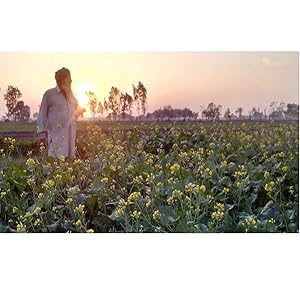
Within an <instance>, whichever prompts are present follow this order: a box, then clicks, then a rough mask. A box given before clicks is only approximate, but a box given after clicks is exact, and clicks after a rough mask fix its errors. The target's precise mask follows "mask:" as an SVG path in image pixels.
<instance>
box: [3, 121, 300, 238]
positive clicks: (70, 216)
mask: <svg viewBox="0 0 300 300" xmlns="http://www.w3.org/2000/svg"><path fill="white" fill-rule="evenodd" d="M148 129H149V130H147V131H145V130H142V129H139V128H132V129H131V130H129V131H115V132H113V133H107V132H103V131H102V130H101V128H96V127H95V128H94V129H91V130H90V131H89V134H88V135H87V136H86V137H85V138H80V140H78V141H77V148H78V153H77V159H76V160H74V161H73V162H70V161H68V160H65V159H64V158H63V157H62V158H61V159H59V160H54V159H52V158H48V157H47V156H46V149H45V147H43V146H42V147H40V149H39V148H37V147H36V152H35V153H32V152H30V151H31V150H30V149H31V148H30V147H31V146H30V144H28V145H27V146H26V147H24V144H19V143H18V142H16V141H15V140H11V139H5V140H2V142H1V144H0V148H1V149H0V168H1V174H0V232H298V230H299V221H298V219H299V217H298V215H299V186H298V179H299V167H298V165H299V153H298V145H299V139H298V123H288V124H284V123H282V124H281V123H276V124H263V123H243V124H240V123H237V124H235V123H233V124H231V123H227V124H224V123H214V124H209V125H207V124H196V123H194V124H190V126H185V127H179V126H175V125H168V126H157V125H154V124H152V125H149V126H148ZM20 145H21V146H20ZM37 152H39V153H37ZM22 156H23V157H22Z"/></svg>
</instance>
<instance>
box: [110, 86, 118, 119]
mask: <svg viewBox="0 0 300 300" xmlns="http://www.w3.org/2000/svg"><path fill="white" fill-rule="evenodd" d="M120 97H121V92H120V90H119V89H118V88H116V87H112V88H111V90H110V92H109V96H108V102H107V109H108V110H109V109H110V110H111V111H112V117H113V119H114V120H116V118H117V115H118V112H119V109H120Z"/></svg>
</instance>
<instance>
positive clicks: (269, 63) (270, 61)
mask: <svg viewBox="0 0 300 300" xmlns="http://www.w3.org/2000/svg"><path fill="white" fill-rule="evenodd" d="M261 62H262V63H263V64H264V65H266V66H283V65H285V63H284V62H283V61H278V60H277V61H275V60H273V59H271V58H270V57H266V56H265V57H262V59H261Z"/></svg>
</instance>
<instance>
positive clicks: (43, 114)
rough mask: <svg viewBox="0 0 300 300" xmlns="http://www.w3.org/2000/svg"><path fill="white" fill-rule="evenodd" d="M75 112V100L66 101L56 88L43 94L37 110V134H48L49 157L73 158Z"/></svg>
mask: <svg viewBox="0 0 300 300" xmlns="http://www.w3.org/2000/svg"><path fill="white" fill-rule="evenodd" d="M77 110H78V101H77V99H76V98H75V97H72V98H71V99H66V98H65V97H64V95H63V94H62V93H61V90H60V89H59V88H58V87H56V88H53V89H50V90H47V91H46V92H45V94H44V96H43V99H42V103H41V106H40V110H39V116H38V121H37V133H40V132H42V131H47V132H48V155H49V156H52V157H56V158H60V157H61V156H64V157H69V158H72V159H73V158H75V140H76V119H75V113H76V111H77Z"/></svg>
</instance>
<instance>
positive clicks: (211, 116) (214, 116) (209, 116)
mask: <svg viewBox="0 0 300 300" xmlns="http://www.w3.org/2000/svg"><path fill="white" fill-rule="evenodd" d="M221 108H222V105H216V104H214V103H213V102H210V103H209V104H208V106H207V108H206V109H205V110H203V111H202V115H203V116H204V117H205V118H206V120H208V121H213V120H219V119H220V114H221V112H220V110H221Z"/></svg>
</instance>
